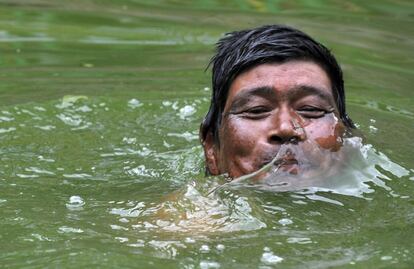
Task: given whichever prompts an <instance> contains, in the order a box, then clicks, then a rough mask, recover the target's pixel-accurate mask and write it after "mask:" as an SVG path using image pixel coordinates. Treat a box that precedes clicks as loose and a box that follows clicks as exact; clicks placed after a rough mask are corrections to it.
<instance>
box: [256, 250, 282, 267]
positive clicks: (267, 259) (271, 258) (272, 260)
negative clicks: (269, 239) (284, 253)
mask: <svg viewBox="0 0 414 269" xmlns="http://www.w3.org/2000/svg"><path fill="white" fill-rule="evenodd" d="M260 261H261V262H262V263H264V264H267V265H272V264H276V263H279V262H281V261H283V258H282V257H279V256H277V255H275V254H274V253H273V252H272V251H266V252H264V253H263V254H262V258H261V259H260Z"/></svg>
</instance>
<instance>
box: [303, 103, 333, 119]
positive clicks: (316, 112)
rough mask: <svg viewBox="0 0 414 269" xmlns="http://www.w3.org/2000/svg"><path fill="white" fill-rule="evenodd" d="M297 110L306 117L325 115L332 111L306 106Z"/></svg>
mask: <svg viewBox="0 0 414 269" xmlns="http://www.w3.org/2000/svg"><path fill="white" fill-rule="evenodd" d="M297 112H298V113H299V114H300V115H301V116H303V117H305V118H320V117H323V116H324V115H325V114H326V113H330V112H331V111H327V110H325V109H323V108H319V107H313V106H304V107H301V108H299V109H298V110H297Z"/></svg>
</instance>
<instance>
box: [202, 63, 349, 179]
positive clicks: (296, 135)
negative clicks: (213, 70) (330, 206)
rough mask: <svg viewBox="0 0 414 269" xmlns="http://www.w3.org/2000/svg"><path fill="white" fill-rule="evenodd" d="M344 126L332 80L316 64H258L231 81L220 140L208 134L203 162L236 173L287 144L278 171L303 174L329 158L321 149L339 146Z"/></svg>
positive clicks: (260, 163)
mask: <svg viewBox="0 0 414 269" xmlns="http://www.w3.org/2000/svg"><path fill="white" fill-rule="evenodd" d="M344 129H345V128H344V125H343V124H342V122H341V121H339V120H338V109H337V107H336V105H335V101H334V97H333V93H332V85H331V81H330V79H329V77H328V75H327V74H326V72H325V71H324V70H323V69H322V68H321V67H320V66H319V65H318V64H316V63H314V62H311V61H302V60H297V61H289V62H285V63H269V64H261V65H258V66H256V67H253V68H251V69H248V70H247V71H245V72H243V73H241V74H239V75H238V76H237V77H236V78H235V80H234V81H233V83H232V84H231V86H230V89H229V93H228V97H227V101H226V104H225V108H224V112H223V114H222V123H221V126H220V128H219V145H218V144H217V143H215V142H214V141H213V139H212V135H211V134H210V135H208V137H207V139H206V141H205V143H204V150H205V154H206V163H207V167H208V169H209V170H210V172H211V173H212V174H213V175H219V174H223V173H228V175H229V176H230V177H232V178H235V177H239V176H242V175H246V174H249V173H252V172H254V171H257V170H258V169H260V168H261V167H263V166H264V165H265V164H267V163H269V162H270V161H271V160H272V159H273V158H274V157H275V156H276V155H278V153H279V155H280V152H279V151H281V149H282V148H285V147H286V145H288V146H290V145H291V146H292V149H293V151H290V150H288V151H287V152H285V153H286V154H285V153H284V156H281V159H282V160H283V162H282V164H281V168H282V171H285V172H288V173H290V174H300V173H305V172H306V170H310V169H315V168H317V167H318V166H321V165H323V163H327V162H329V160H324V158H325V157H323V156H328V155H329V154H324V153H323V152H335V151H338V150H339V148H340V147H341V144H342V139H341V137H342V135H343V133H344ZM315 148H318V152H319V153H318V154H315V152H314V151H315ZM322 151H323V152H322ZM321 152H322V154H321ZM288 153H289V154H288Z"/></svg>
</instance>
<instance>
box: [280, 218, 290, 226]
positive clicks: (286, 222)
mask: <svg viewBox="0 0 414 269" xmlns="http://www.w3.org/2000/svg"><path fill="white" fill-rule="evenodd" d="M278 222H279V223H280V224H282V225H283V226H285V225H289V224H292V223H293V221H292V220H291V219H286V218H284V219H280V220H279V221H278Z"/></svg>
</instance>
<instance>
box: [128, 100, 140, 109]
mask: <svg viewBox="0 0 414 269" xmlns="http://www.w3.org/2000/svg"><path fill="white" fill-rule="evenodd" d="M128 106H129V107H130V108H137V107H140V106H142V103H141V101H139V100H138V99H135V98H132V99H131V100H129V101H128Z"/></svg>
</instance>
